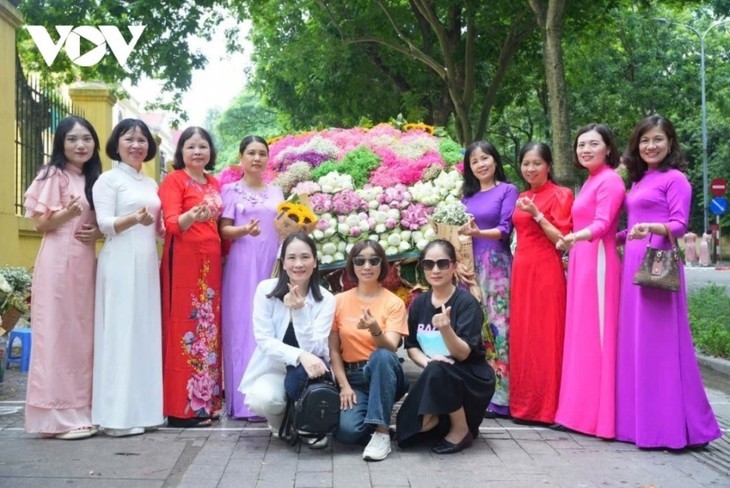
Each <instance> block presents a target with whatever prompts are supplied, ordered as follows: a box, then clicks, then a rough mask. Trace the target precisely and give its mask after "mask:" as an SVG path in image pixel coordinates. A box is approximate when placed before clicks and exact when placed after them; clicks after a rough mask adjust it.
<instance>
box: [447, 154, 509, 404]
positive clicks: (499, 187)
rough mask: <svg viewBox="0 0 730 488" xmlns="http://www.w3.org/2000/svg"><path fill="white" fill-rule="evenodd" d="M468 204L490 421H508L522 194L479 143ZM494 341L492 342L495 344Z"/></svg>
mask: <svg viewBox="0 0 730 488" xmlns="http://www.w3.org/2000/svg"><path fill="white" fill-rule="evenodd" d="M463 193H464V198H463V199H462V201H463V202H464V204H465V205H466V210H467V212H469V214H471V216H472V218H471V219H469V222H467V223H466V224H465V225H464V227H463V228H462V229H461V232H462V233H463V234H466V235H470V236H471V237H472V242H473V247H474V266H475V268H476V269H475V271H476V279H477V283H478V284H479V287H480V288H481V291H482V300H483V304H484V307H485V311H486V316H487V323H486V324H485V326H486V327H489V329H490V330H488V331H484V332H486V333H484V334H483V336H484V338H485V344H484V345H485V346H486V348H487V361H488V362H489V364H490V365H491V366H492V368H493V369H494V372H495V374H496V390H495V392H494V396H493V397H492V400H491V402H490V404H489V407H488V408H487V411H486V412H485V417H487V418H495V417H508V416H509V342H508V340H507V338H508V334H509V303H510V277H511V274H512V273H511V271H512V251H511V250H510V247H509V240H510V236H511V234H512V214H513V213H514V211H515V204H516V203H517V196H518V193H519V192H518V191H517V187H515V185H513V184H511V183H509V182H508V181H507V176H506V175H505V172H504V168H503V167H502V159H501V158H500V156H499V152H497V148H495V147H494V146H493V145H492V144H491V143H490V142H487V141H477V142H474V143H473V144H471V145H470V146H469V147H467V148H466V152H465V154H464V186H463ZM491 338H493V340H490V339H491Z"/></svg>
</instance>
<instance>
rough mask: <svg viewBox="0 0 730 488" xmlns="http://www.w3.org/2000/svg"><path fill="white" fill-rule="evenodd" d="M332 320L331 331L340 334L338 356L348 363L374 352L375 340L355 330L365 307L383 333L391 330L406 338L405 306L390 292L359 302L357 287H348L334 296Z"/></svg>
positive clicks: (366, 358) (363, 330) (364, 330)
mask: <svg viewBox="0 0 730 488" xmlns="http://www.w3.org/2000/svg"><path fill="white" fill-rule="evenodd" d="M335 300H336V302H337V305H336V307H335V320H334V323H333V324H332V330H333V331H335V332H338V333H339V334H340V347H341V350H340V353H341V354H342V359H343V360H344V361H345V362H348V363H354V362H357V361H367V360H368V358H369V357H370V354H371V353H372V352H373V351H374V350H375V347H376V346H375V341H374V340H373V338H372V336H371V335H370V331H369V330H367V329H358V328H357V323H358V322H359V321H360V318H361V317H362V309H363V308H365V307H367V308H369V309H370V313H371V314H372V316H373V317H375V319H376V320H377V321H378V323H379V324H380V328H381V329H383V332H387V331H394V332H398V333H399V334H400V335H402V336H404V337H405V336H407V335H408V319H407V316H406V305H405V304H404V303H403V300H401V299H400V298H398V296H397V295H395V294H394V293H393V292H391V291H389V290H386V289H385V288H383V289H382V291H381V292H380V295H379V296H378V298H377V299H376V300H375V301H372V302H363V301H361V300H360V299H359V298H358V297H357V288H352V289H350V290H347V291H346V292H343V293H340V294H339V295H337V296H336V297H335Z"/></svg>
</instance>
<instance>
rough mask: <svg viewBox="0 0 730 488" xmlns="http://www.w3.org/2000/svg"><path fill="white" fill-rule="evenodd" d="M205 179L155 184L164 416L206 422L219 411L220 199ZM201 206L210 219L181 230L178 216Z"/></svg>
mask: <svg viewBox="0 0 730 488" xmlns="http://www.w3.org/2000/svg"><path fill="white" fill-rule="evenodd" d="M206 179H207V182H206V184H200V183H198V182H196V181H195V180H193V179H192V178H190V176H188V174H187V173H185V171H183V170H176V171H173V172H172V173H170V174H169V175H167V177H165V179H164V180H163V182H162V184H161V185H160V199H161V200H162V213H163V218H164V220H165V227H166V236H165V247H164V250H163V254H162V263H161V266H160V272H161V277H162V283H161V285H162V331H163V334H162V335H163V337H162V340H163V379H164V414H165V415H166V416H172V417H178V418H193V417H210V416H212V415H214V414H216V413H218V412H219V411H220V410H221V408H222V391H221V327H220V323H221V321H220V309H221V276H222V264H221V239H220V235H219V233H218V218H219V216H220V213H221V196H220V184H219V183H218V181H217V180H216V179H215V178H213V177H212V176H209V175H206ZM200 204H204V205H206V206H207V207H208V208H209V210H210V213H211V216H210V219H209V220H207V221H205V222H194V223H193V225H192V226H190V228H188V229H187V230H186V231H184V232H183V231H181V229H180V227H179V225H178V219H179V218H180V215H181V214H183V213H184V212H187V211H188V210H190V209H191V208H193V207H195V206H196V205H200Z"/></svg>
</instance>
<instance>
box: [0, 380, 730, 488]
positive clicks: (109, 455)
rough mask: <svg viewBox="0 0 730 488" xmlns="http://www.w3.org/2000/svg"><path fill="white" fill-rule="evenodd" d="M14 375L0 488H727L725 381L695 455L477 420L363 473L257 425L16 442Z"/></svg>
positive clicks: (356, 450)
mask: <svg viewBox="0 0 730 488" xmlns="http://www.w3.org/2000/svg"><path fill="white" fill-rule="evenodd" d="M25 380H26V375H25V374H22V373H18V372H16V371H9V372H8V373H7V375H6V378H5V382H4V383H3V384H0V487H13V488H25V487H34V488H35V487H43V488H54V487H69V486H71V487H81V488H86V487H94V488H96V487H99V488H101V487H104V488H107V487H111V488H116V487H144V488H147V487H149V488H152V487H175V486H179V487H194V488H206V487H217V488H228V487H231V488H233V487H235V488H245V487H255V488H280V487H293V488H308V487H347V488H360V487H379V486H383V487H385V486H393V487H416V488H421V487H424V488H430V487H479V488H484V487H489V488H502V487H515V488H517V487H519V488H522V487H567V488H572V487H591V488H599V487H601V488H603V487H613V486H615V487H641V488H663V487H677V488H680V487H681V488H694V487H697V488H700V487H729V486H730V395H729V394H728V389H729V388H728V383H729V382H730V380H728V378H727V377H722V376H719V375H717V373H713V372H711V371H706V372H705V380H706V381H705V383H706V385H708V395H709V397H710V401H711V402H712V404H713V408H714V410H715V413H716V414H717V416H718V418H719V419H720V423H721V425H722V428H723V430H724V432H725V436H724V437H723V438H722V439H720V440H718V441H716V442H714V443H712V444H711V445H710V446H709V447H708V448H706V449H702V450H699V451H685V452H680V453H675V452H666V451H661V450H660V451H643V450H639V449H637V448H636V447H634V446H633V445H630V444H623V443H619V442H607V441H602V440H598V439H594V438H591V437H588V436H583V435H580V434H572V433H566V432H556V431H552V430H549V429H545V428H535V427H525V426H520V425H516V424H514V423H512V422H511V421H502V420H485V421H484V422H483V423H482V426H481V429H480V430H481V436H480V438H479V439H477V440H476V441H475V442H474V445H473V446H472V447H471V448H470V449H466V450H465V451H463V452H461V453H458V454H454V455H450V456H436V455H433V454H431V453H430V452H429V450H428V447H427V446H424V447H420V448H416V449H409V450H400V449H399V448H397V447H395V445H394V446H393V452H392V454H391V455H390V456H389V457H388V458H387V459H386V460H385V461H382V462H378V463H366V462H364V461H363V460H362V458H361V453H362V448H360V447H353V446H345V445H342V444H339V443H334V446H330V447H329V448H327V449H325V450H323V451H313V450H310V449H309V448H307V447H299V446H297V447H295V448H292V447H289V446H288V445H286V444H285V443H284V442H282V441H280V440H278V439H272V438H271V436H270V435H269V432H268V430H266V429H265V425H264V424H249V423H247V422H244V421H235V420H230V419H223V420H222V421H221V422H219V423H216V424H215V425H214V427H212V428H206V429H168V428H161V429H159V430H158V431H155V432H150V433H147V434H144V435H142V436H136V437H129V438H110V437H106V436H104V435H99V436H97V437H94V438H92V439H87V440H81V441H61V440H56V439H39V438H37V437H34V436H30V435H27V434H25V433H24V432H23V406H24V402H23V400H24V398H25Z"/></svg>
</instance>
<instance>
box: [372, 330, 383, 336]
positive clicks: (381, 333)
mask: <svg viewBox="0 0 730 488" xmlns="http://www.w3.org/2000/svg"><path fill="white" fill-rule="evenodd" d="M370 335H371V336H373V337H378V336H381V335H383V329H380V332H378V333H377V334H373V333H372V332H371V333H370Z"/></svg>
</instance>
